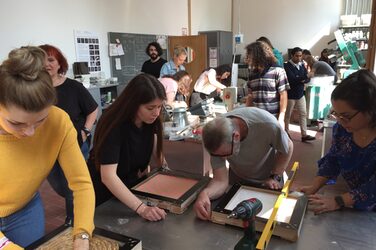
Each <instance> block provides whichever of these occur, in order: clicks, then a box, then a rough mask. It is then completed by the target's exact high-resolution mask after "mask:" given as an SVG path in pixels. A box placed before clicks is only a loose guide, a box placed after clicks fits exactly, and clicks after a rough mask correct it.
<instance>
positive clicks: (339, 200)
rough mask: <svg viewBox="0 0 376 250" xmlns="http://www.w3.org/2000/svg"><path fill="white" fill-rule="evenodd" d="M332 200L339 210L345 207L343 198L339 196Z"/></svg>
mask: <svg viewBox="0 0 376 250" xmlns="http://www.w3.org/2000/svg"><path fill="white" fill-rule="evenodd" d="M334 200H335V201H336V203H337V204H338V206H339V209H342V208H344V207H345V202H344V201H343V198H342V196H341V195H338V196H336V197H334Z"/></svg>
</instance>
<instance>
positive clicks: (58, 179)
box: [47, 141, 89, 220]
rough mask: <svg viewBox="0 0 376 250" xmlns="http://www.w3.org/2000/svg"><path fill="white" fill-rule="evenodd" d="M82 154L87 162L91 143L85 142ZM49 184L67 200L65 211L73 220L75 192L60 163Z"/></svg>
mask: <svg viewBox="0 0 376 250" xmlns="http://www.w3.org/2000/svg"><path fill="white" fill-rule="evenodd" d="M81 152H82V154H83V156H84V158H85V160H87V158H88V157H89V142H88V141H85V142H84V143H83V144H82V146H81ZM47 180H48V182H49V183H50V185H51V187H52V188H53V190H55V192H56V193H57V194H58V195H60V196H62V197H64V198H65V211H66V215H67V219H72V220H73V192H72V190H70V189H69V187H68V181H67V179H66V178H65V175H64V172H63V170H62V169H61V167H60V164H59V162H58V161H56V162H55V165H54V166H53V168H52V170H51V172H50V174H49V175H48V177H47Z"/></svg>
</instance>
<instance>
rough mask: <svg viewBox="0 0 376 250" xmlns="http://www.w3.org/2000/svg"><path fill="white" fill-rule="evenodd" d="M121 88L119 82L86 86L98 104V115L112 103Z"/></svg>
mask: <svg viewBox="0 0 376 250" xmlns="http://www.w3.org/2000/svg"><path fill="white" fill-rule="evenodd" d="M122 89H123V88H122V86H121V84H120V85H119V84H117V83H116V84H108V85H100V86H96V85H93V86H91V87H90V88H88V91H89V93H90V94H91V95H92V96H93V98H94V100H95V101H96V102H97V104H98V107H99V109H98V117H99V116H100V115H101V114H102V113H103V111H104V110H105V109H106V108H108V107H109V106H110V105H111V104H112V102H113V101H114V100H115V99H116V98H117V97H118V95H119V94H120V92H121V90H122Z"/></svg>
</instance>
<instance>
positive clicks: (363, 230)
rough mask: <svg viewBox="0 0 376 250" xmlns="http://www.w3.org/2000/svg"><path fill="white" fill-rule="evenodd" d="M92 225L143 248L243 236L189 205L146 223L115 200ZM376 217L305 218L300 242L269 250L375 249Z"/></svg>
mask: <svg viewBox="0 0 376 250" xmlns="http://www.w3.org/2000/svg"><path fill="white" fill-rule="evenodd" d="M95 225H96V226H97V227H101V228H104V229H107V230H110V231H113V232H116V233H120V234H123V235H126V236H131V237H134V238H137V239H141V240H142V246H143V249H156V250H157V249H161V250H162V249H163V250H169V249H171V250H172V249H173V250H185V249H187V250H188V249H189V250H199V249H202V250H211V249H233V248H234V246H235V245H236V243H237V242H238V241H239V239H240V238H241V237H242V236H243V231H242V230H241V229H240V228H236V227H232V226H223V225H218V224H214V223H212V222H207V221H201V220H199V219H197V218H196V217H195V214H194V211H193V208H192V205H191V206H190V208H188V210H187V211H185V212H184V213H183V214H182V215H175V214H171V213H169V214H168V215H167V218H166V219H165V220H163V221H159V222H148V221H146V220H144V219H142V218H141V217H139V216H138V215H136V214H135V213H134V212H133V211H131V210H130V209H129V208H127V207H126V206H125V205H123V204H122V203H120V202H119V201H117V200H110V201H107V202H106V203H103V204H102V205H101V206H99V207H97V209H96V212H95ZM375 225H376V213H374V212H359V211H355V210H352V209H345V210H343V211H336V212H332V213H327V214H322V215H318V216H315V215H314V214H313V213H312V212H311V211H307V213H306V214H305V217H304V220H303V225H302V229H301V232H300V238H299V240H298V241H297V242H289V241H286V240H282V239H280V238H278V237H274V236H273V237H272V239H271V241H270V243H269V246H268V248H267V249H278V250H279V249H281V250H283V249H286V250H287V249H288V250H293V249H299V250H311V249H312V250H313V249H314V250H317V249H330V250H336V249H346V250H347V249H354V250H355V249H356V250H360V249H367V250H369V249H376V237H375V233H374V230H375Z"/></svg>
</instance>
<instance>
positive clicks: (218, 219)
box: [211, 184, 308, 241]
mask: <svg viewBox="0 0 376 250" xmlns="http://www.w3.org/2000/svg"><path fill="white" fill-rule="evenodd" d="M279 195H280V192H278V191H273V190H267V189H259V188H254V187H249V186H243V185H240V184H234V185H233V186H232V187H231V189H230V190H229V191H228V192H227V193H226V194H225V195H224V196H223V197H222V198H221V200H220V201H219V203H218V205H217V206H216V207H215V208H214V210H213V211H212V216H211V220H212V222H215V223H218V224H223V225H224V224H228V225H233V226H238V227H243V222H242V220H240V219H233V218H230V219H229V218H227V216H228V215H229V214H230V213H231V211H232V210H233V209H234V208H235V207H236V205H237V204H238V203H239V202H241V201H243V200H246V199H249V198H258V199H259V200H260V201H261V202H262V204H263V209H262V211H261V212H260V213H259V214H258V215H256V222H255V225H256V231H258V232H262V230H263V229H264V226H265V224H266V222H267V220H268V219H269V216H270V215H271V212H272V210H273V207H274V203H275V201H276V200H277V198H278V196H279ZM307 202H308V200H307V198H306V197H305V196H301V197H299V198H295V197H294V198H290V197H287V198H285V199H284V200H283V202H282V203H281V205H280V207H279V210H278V213H277V217H276V221H277V223H276V226H275V228H274V231H273V235H277V236H280V237H281V238H283V239H286V240H289V241H297V239H298V237H299V233H300V229H301V226H302V222H303V217H304V214H305V211H306V207H307Z"/></svg>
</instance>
